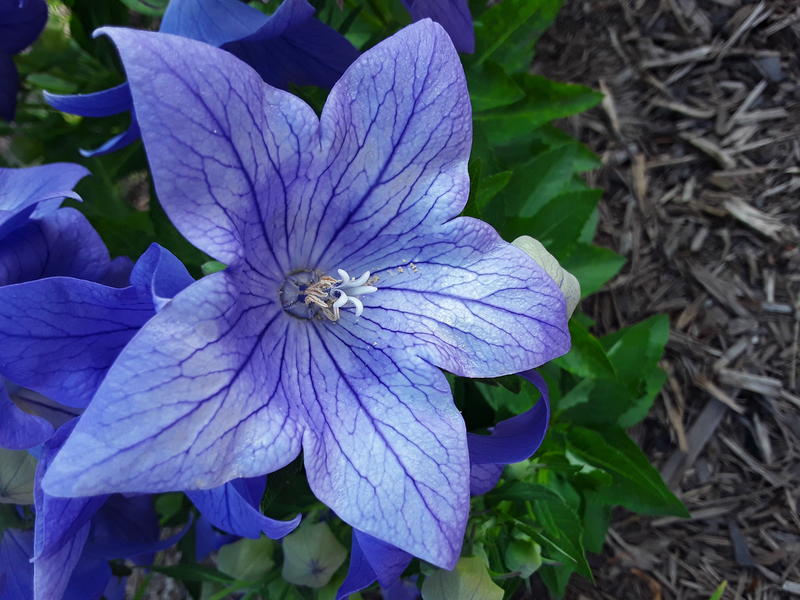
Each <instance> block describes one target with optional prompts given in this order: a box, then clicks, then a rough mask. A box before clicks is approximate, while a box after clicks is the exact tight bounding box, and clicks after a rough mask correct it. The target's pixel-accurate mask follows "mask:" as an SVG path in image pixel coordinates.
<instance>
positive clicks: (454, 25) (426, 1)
mask: <svg viewBox="0 0 800 600" xmlns="http://www.w3.org/2000/svg"><path fill="white" fill-rule="evenodd" d="M403 4H404V5H405V7H406V9H407V10H408V12H409V13H411V18H412V19H414V20H415V21H419V20H420V19H425V18H430V19H433V20H434V21H436V22H437V23H439V24H440V25H441V26H442V27H444V29H445V31H446V32H447V33H448V34H449V35H450V39H451V40H453V45H454V46H455V47H456V50H458V51H459V52H469V53H471V52H475V31H474V29H473V27H472V15H471V14H470V12H469V5H468V4H467V0H403Z"/></svg>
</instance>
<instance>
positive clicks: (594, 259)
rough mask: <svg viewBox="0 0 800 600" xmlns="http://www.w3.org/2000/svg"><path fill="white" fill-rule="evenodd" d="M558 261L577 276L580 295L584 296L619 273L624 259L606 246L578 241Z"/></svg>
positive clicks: (590, 293) (592, 292)
mask: <svg viewBox="0 0 800 600" xmlns="http://www.w3.org/2000/svg"><path fill="white" fill-rule="evenodd" d="M560 262H561V266H562V267H564V268H565V269H566V270H567V271H569V272H570V273H572V274H573V275H575V277H577V278H578V281H580V283H581V297H583V298H586V297H587V296H591V295H592V294H594V293H595V292H597V291H599V290H600V288H602V287H603V286H604V285H605V284H606V282H607V281H609V280H610V279H612V278H613V277H614V276H615V275H616V274H617V273H619V270H620V269H621V268H622V266H623V265H624V264H625V259H624V258H623V257H622V256H620V255H619V254H617V253H616V252H614V251H613V250H609V249H608V248H601V247H600V246H592V245H589V244H581V243H579V244H577V245H576V246H575V247H574V248H573V249H572V251H571V252H570V253H569V255H568V256H566V257H565V258H564V259H563V260H561V261H560Z"/></svg>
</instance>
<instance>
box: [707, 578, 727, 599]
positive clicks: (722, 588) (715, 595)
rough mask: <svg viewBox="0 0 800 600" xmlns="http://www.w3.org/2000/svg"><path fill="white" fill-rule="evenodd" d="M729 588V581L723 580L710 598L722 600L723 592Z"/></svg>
mask: <svg viewBox="0 0 800 600" xmlns="http://www.w3.org/2000/svg"><path fill="white" fill-rule="evenodd" d="M727 588H728V582H727V581H723V582H722V583H720V584H719V585H718V586H717V589H716V590H714V593H713V594H711V598H709V599H708V600H720V599H721V598H722V594H724V593H725V590H726V589H727Z"/></svg>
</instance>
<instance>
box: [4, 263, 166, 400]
mask: <svg viewBox="0 0 800 600" xmlns="http://www.w3.org/2000/svg"><path fill="white" fill-rule="evenodd" d="M0 305H2V306H3V311H2V313H0V365H2V374H3V375H4V376H6V377H8V378H9V379H11V380H12V381H14V382H15V383H16V384H18V385H21V386H24V387H28V388H31V389H33V390H35V391H37V392H39V393H41V394H44V395H45V396H47V397H49V398H51V399H53V400H55V401H57V402H59V403H60V404H63V405H66V406H77V407H84V406H86V405H87V404H88V403H89V400H90V399H91V397H92V396H93V395H94V392H95V391H96V390H97V386H98V385H99V384H100V381H101V380H102V379H103V377H104V376H105V373H106V370H107V369H108V367H110V366H111V363H112V362H113V361H114V358H115V357H116V356H117V354H119V352H120V350H122V348H123V347H124V346H125V344H127V343H128V341H130V339H131V338H132V337H133V336H134V334H135V333H136V332H137V331H138V330H139V328H140V327H141V326H142V325H143V324H144V323H145V322H147V320H148V319H149V318H150V317H152V316H153V314H155V311H154V309H153V302H152V299H151V297H150V294H149V290H147V289H146V288H145V289H144V290H142V289H139V288H136V287H127V288H112V287H107V286H104V285H100V284H98V283H93V282H91V281H84V280H82V279H73V278H71V277H49V278H46V279H40V280H38V281H30V282H27V283H20V284H17V285H7V286H4V287H0Z"/></svg>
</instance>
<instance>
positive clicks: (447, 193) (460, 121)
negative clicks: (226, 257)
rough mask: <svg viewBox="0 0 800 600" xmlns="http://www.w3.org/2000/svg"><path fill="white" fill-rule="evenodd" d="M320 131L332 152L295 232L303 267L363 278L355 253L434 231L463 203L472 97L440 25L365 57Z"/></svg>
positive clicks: (332, 102)
mask: <svg viewBox="0 0 800 600" xmlns="http://www.w3.org/2000/svg"><path fill="white" fill-rule="evenodd" d="M320 127H321V137H322V147H323V150H324V152H325V154H326V155H327V156H325V157H323V159H322V160H321V162H322V165H321V166H320V167H319V168H320V173H319V175H318V181H317V183H316V188H314V189H313V190H312V191H311V192H310V193H309V194H308V195H307V196H306V197H303V199H302V202H300V203H299V207H298V212H299V213H300V214H301V215H306V214H307V215H308V216H307V217H305V222H302V223H298V224H297V226H296V227H294V228H293V231H292V234H293V240H292V253H291V254H292V256H295V257H297V260H298V261H299V262H301V263H302V262H306V263H308V264H311V265H316V266H318V267H319V268H321V269H323V270H325V271H328V272H329V271H332V270H334V269H337V268H343V269H345V270H347V271H349V272H355V273H360V272H361V271H358V270H357V269H354V268H351V266H350V263H349V262H348V259H349V258H350V257H351V256H353V255H354V254H355V255H357V256H359V257H362V258H366V257H367V255H369V254H372V253H375V252H380V250H381V249H382V248H383V247H385V246H386V245H389V244H396V243H397V240H398V239H401V238H406V237H408V236H409V235H412V232H414V231H415V230H417V229H419V228H420V227H431V228H437V227H439V226H440V225H441V224H442V223H443V222H445V221H447V220H448V219H451V218H452V217H454V216H456V215H457V214H458V213H459V212H461V209H462V208H463V207H464V204H465V202H466V200H467V194H468V189H469V181H468V176H467V159H468V157H469V149H470V144H471V137H472V122H471V112H470V103H469V94H468V92H467V87H466V82H465V80H464V71H463V69H462V67H461V63H460V61H459V58H458V54H457V53H456V51H455V49H454V48H453V44H452V43H451V41H450V38H448V37H447V34H446V33H445V32H444V30H443V29H442V28H441V27H440V26H439V25H436V24H435V23H433V22H431V21H429V20H425V21H421V22H419V23H416V24H414V25H411V26H409V27H406V28H404V29H402V30H401V31H400V32H398V33H396V34H395V35H393V36H392V37H390V38H388V39H386V40H384V41H383V42H381V43H380V44H378V45H377V46H375V47H374V48H372V49H371V50H369V51H367V52H365V53H364V54H363V55H362V56H361V57H360V58H359V59H358V60H356V62H354V63H353V65H352V66H351V67H350V68H349V69H348V70H347V72H346V73H345V74H344V75H343V76H342V78H341V79H340V80H339V82H338V83H337V84H336V85H335V86H334V88H333V90H332V91H331V93H330V96H329V97H328V101H327V102H326V104H325V108H324V109H323V111H322V118H321V121H320ZM364 270H369V268H367V269H364Z"/></svg>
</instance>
